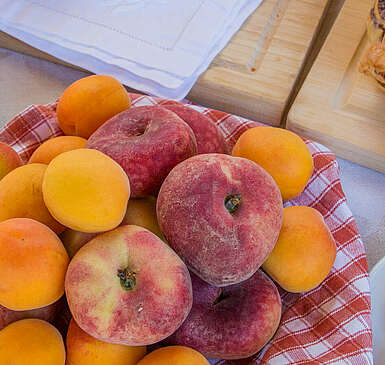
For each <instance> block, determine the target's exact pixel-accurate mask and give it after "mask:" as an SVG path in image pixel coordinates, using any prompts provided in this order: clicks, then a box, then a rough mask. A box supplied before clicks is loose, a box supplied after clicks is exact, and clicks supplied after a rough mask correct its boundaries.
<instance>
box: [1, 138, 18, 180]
mask: <svg viewBox="0 0 385 365" xmlns="http://www.w3.org/2000/svg"><path fill="white" fill-rule="evenodd" d="M22 164H23V162H22V161H21V158H20V157H19V155H18V154H17V152H16V151H15V150H14V149H13V148H12V147H11V146H8V145H7V144H6V143H3V142H0V180H1V179H2V178H3V177H4V176H5V175H7V174H8V173H9V172H11V171H12V170H14V169H15V168H16V167H19V166H21V165H22Z"/></svg>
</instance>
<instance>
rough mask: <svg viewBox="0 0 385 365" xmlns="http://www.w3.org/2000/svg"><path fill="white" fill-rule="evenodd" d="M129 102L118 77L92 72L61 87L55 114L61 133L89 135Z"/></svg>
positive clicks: (127, 105)
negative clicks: (65, 87)
mask: <svg viewBox="0 0 385 365" xmlns="http://www.w3.org/2000/svg"><path fill="white" fill-rule="evenodd" d="M130 105H131V104H130V97H129V95H128V93H127V91H126V89H125V88H124V86H123V85H122V84H121V83H120V82H119V81H118V80H116V79H115V78H113V77H111V76H106V75H93V76H88V77H84V78H82V79H80V80H77V81H75V82H74V83H73V84H71V85H70V86H69V87H68V88H67V89H65V90H64V92H63V94H62V96H61V97H60V99H59V103H58V106H57V118H58V122H59V126H60V128H61V129H62V130H63V132H64V134H66V135H74V136H80V137H84V138H88V137H89V136H90V135H91V134H92V133H94V132H95V131H96V130H97V129H98V128H99V127H100V126H101V125H102V124H103V123H104V122H106V121H107V120H108V119H110V118H112V117H113V116H114V115H116V114H118V113H120V112H122V111H123V110H126V109H129V108H130Z"/></svg>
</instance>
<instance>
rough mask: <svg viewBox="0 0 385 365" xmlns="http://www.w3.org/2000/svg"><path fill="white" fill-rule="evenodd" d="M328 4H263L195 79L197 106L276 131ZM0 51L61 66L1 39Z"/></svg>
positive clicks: (277, 0) (271, 0)
mask: <svg viewBox="0 0 385 365" xmlns="http://www.w3.org/2000/svg"><path fill="white" fill-rule="evenodd" d="M327 3H328V0H264V2H263V3H262V5H261V6H260V7H259V8H258V9H257V10H256V11H255V12H254V14H252V15H251V16H250V17H249V19H248V20H247V21H246V23H245V24H244V25H243V27H242V28H241V29H240V31H239V32H238V33H237V34H236V35H235V36H234V37H233V39H232V40H231V42H230V43H229V44H228V45H227V47H226V48H225V49H224V50H223V51H222V52H221V53H220V54H219V55H218V56H217V57H216V58H215V60H214V61H213V63H212V64H211V66H210V68H209V69H208V70H207V71H206V72H205V73H204V74H203V75H202V76H201V77H200V78H199V80H198V82H197V83H196V84H195V86H194V88H193V89H192V91H191V92H190V94H189V95H188V98H189V99H190V100H192V101H194V102H196V103H199V104H202V105H205V106H209V107H212V108H216V109H221V110H224V111H226V112H228V113H232V114H238V115H242V116H244V117H247V118H251V119H254V120H258V121H263V122H265V123H269V124H272V125H279V124H280V123H281V120H282V116H283V114H284V111H285V107H286V105H287V102H288V100H289V96H290V93H291V91H292V89H293V86H294V84H295V81H296V78H297V76H298V74H299V72H300V70H301V66H302V64H303V62H304V60H305V56H306V54H307V51H308V49H309V47H310V45H311V43H312V39H313V36H314V34H315V33H316V30H317V27H318V24H319V22H320V20H321V18H322V15H323V14H324V10H325V8H326V5H327ZM0 47H5V48H9V49H13V50H16V51H18V52H22V53H26V54H29V55H33V56H37V57H41V58H44V59H49V60H50V61H54V62H59V63H62V62H61V61H60V60H57V59H55V58H53V57H51V56H49V55H47V54H45V53H42V52H40V51H38V50H35V49H33V48H31V47H29V46H28V45H26V44H24V43H22V42H20V41H18V40H16V39H14V38H12V37H9V36H8V35H6V34H4V33H0Z"/></svg>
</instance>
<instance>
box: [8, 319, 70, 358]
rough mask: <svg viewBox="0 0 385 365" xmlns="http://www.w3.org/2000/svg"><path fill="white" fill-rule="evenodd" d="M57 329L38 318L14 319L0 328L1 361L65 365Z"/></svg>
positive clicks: (60, 337) (61, 340) (63, 350)
mask: <svg viewBox="0 0 385 365" xmlns="http://www.w3.org/2000/svg"><path fill="white" fill-rule="evenodd" d="M65 359H66V353H65V348H64V343H63V338H62V336H61V335H60V333H59V331H58V330H57V329H56V328H55V327H54V326H52V325H51V324H49V323H48V322H45V321H42V320H40V319H23V320H20V321H17V322H13V323H11V324H10V325H8V326H7V327H5V328H4V329H2V330H1V331H0V365H64V364H65Z"/></svg>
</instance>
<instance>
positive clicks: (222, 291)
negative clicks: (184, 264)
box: [166, 270, 281, 360]
mask: <svg viewBox="0 0 385 365" xmlns="http://www.w3.org/2000/svg"><path fill="white" fill-rule="evenodd" d="M191 281H192V287H193V297H194V302H193V306H192V309H191V312H190V314H189V315H188V317H187V318H186V320H185V321H184V322H183V324H182V325H181V326H180V327H179V329H178V330H176V332H175V333H174V334H172V335H171V336H170V337H169V338H168V339H167V340H166V341H167V342H168V343H171V344H177V345H183V346H189V347H192V348H194V349H195V350H197V351H199V352H201V353H202V354H203V355H205V356H207V357H209V358H218V359H228V360H231V359H242V358H247V357H249V356H252V355H254V354H255V353H257V352H258V351H259V350H260V349H261V348H262V347H263V346H265V344H266V343H267V342H268V341H269V340H270V339H271V338H272V337H273V335H274V333H275V331H276V330H277V328H278V325H279V322H280V319H281V297H280V296H279V293H278V290H277V287H276V286H275V285H274V283H273V282H272V281H271V280H270V279H269V277H268V276H267V275H266V274H264V273H263V272H262V271H261V270H258V271H257V272H256V273H255V274H254V275H253V276H252V277H251V278H250V279H248V280H246V281H243V282H242V283H240V284H235V285H230V286H227V287H225V288H217V287H214V286H211V285H209V284H207V283H205V282H204V281H203V280H201V279H199V278H198V277H197V276H195V275H193V274H192V275H191Z"/></svg>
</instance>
